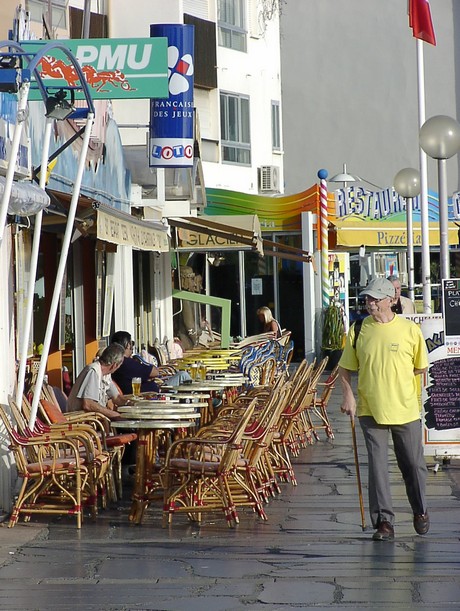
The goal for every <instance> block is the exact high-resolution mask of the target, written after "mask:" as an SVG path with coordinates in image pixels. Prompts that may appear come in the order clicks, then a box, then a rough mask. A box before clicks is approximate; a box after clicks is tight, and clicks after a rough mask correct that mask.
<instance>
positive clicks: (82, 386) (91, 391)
mask: <svg viewBox="0 0 460 611" xmlns="http://www.w3.org/2000/svg"><path fill="white" fill-rule="evenodd" d="M123 359H124V350H123V349H122V348H121V346H119V345H118V344H110V345H109V346H107V348H105V350H103V351H102V353H101V354H100V356H99V357H98V358H96V359H95V360H94V361H93V362H92V363H91V364H90V365H87V366H86V367H85V368H84V369H82V371H81V373H80V375H79V376H78V377H77V379H76V380H75V384H74V385H73V386H72V390H71V391H70V394H69V398H68V400H67V406H68V408H67V409H68V411H80V410H83V411H85V412H97V413H99V414H102V415H104V416H106V417H107V418H109V419H110V420H118V419H119V418H120V414H119V413H118V412H117V407H118V406H120V405H126V403H127V401H126V399H125V398H124V397H123V396H122V395H120V393H119V392H118V389H117V387H116V386H115V384H114V383H113V381H112V377H111V375H112V374H113V373H114V372H115V371H117V369H118V368H119V367H120V365H121V364H122V363H123Z"/></svg>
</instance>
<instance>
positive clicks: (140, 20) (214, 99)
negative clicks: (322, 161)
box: [108, 0, 283, 193]
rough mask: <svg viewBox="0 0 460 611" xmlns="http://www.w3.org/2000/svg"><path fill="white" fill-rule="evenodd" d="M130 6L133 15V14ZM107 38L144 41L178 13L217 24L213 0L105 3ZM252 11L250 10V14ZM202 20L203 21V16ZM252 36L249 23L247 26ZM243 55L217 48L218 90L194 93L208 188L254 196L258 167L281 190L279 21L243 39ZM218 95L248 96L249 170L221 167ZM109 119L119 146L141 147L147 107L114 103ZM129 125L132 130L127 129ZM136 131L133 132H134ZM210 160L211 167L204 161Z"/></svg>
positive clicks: (112, 0)
mask: <svg viewBox="0 0 460 611" xmlns="http://www.w3.org/2000/svg"><path fill="white" fill-rule="evenodd" d="M254 2H256V5H257V6H258V4H257V0H248V3H247V16H248V18H249V15H250V14H252V13H251V10H252V9H253V7H254V6H256V5H254ZM133 6H134V7H135V10H133ZM108 7H109V12H108V18H109V32H110V36H111V37H112V38H122V37H148V36H150V24H152V23H181V22H182V21H183V13H184V12H187V13H189V14H192V15H194V16H196V17H200V18H207V19H209V20H213V19H216V15H217V2H216V0H207V1H205V0H195V1H192V0H183V1H182V0H169V1H168V2H166V3H165V2H163V1H162V0H135V2H134V3H127V2H124V1H123V0H108ZM251 7H252V8H251ZM206 14H207V17H204V15H206ZM247 25H248V28H249V27H250V26H251V29H252V31H253V32H255V31H256V28H255V27H254V23H253V22H251V24H250V23H249V21H248V23H247ZM247 43H248V50H247V53H241V52H238V51H233V50H231V49H226V48H224V47H218V48H217V53H218V56H217V57H218V58H217V63H218V67H217V69H218V89H217V90H212V91H204V90H200V89H195V103H196V107H197V111H198V115H199V121H200V129H201V137H202V139H203V140H204V141H205V145H204V152H205V159H204V163H203V169H204V176H205V183H206V186H207V187H220V188H225V189H234V190H238V191H243V192H247V193H257V192H258V184H257V168H258V167H259V166H261V165H276V166H278V167H280V185H281V187H282V185H283V167H282V166H283V155H282V153H281V152H275V153H274V152H273V151H272V146H271V100H277V101H279V102H280V103H281V75H280V42H279V19H278V17H277V16H276V17H275V18H274V19H273V20H272V21H270V22H269V23H268V24H267V28H266V31H265V33H264V35H263V36H260V37H255V36H250V35H249V34H248V38H247ZM219 90H222V91H227V92H232V93H239V94H244V95H248V96H249V97H250V112H251V159H252V163H251V167H245V166H241V165H236V164H226V163H221V162H220V160H221V155H220V150H219V147H218V142H219V140H220V110H219ZM113 107H114V115H115V119H116V121H117V123H118V124H119V125H120V126H122V128H121V137H122V140H123V144H124V145H141V146H144V145H145V143H146V138H147V133H148V128H147V125H148V122H149V102H148V101H147V100H133V101H129V102H125V101H121V100H114V101H113ZM128 125H132V126H133V127H132V128H127V127H126V126H128ZM134 126H135V127H134ZM209 159H211V161H209Z"/></svg>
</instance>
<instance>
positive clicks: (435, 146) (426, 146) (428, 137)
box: [420, 115, 460, 279]
mask: <svg viewBox="0 0 460 611" xmlns="http://www.w3.org/2000/svg"><path fill="white" fill-rule="evenodd" d="M420 146H421V147H422V149H423V150H424V151H425V153H426V154H427V155H428V156H429V157H431V158H432V159H437V160H438V191H439V247H440V250H439V257H440V268H441V279H443V278H445V279H447V278H450V265H449V235H448V218H447V171H446V165H447V164H446V160H447V159H450V157H453V156H454V155H456V154H457V153H458V151H459V150H460V125H459V124H458V122H457V121H456V120H455V119H452V118H451V117H447V116H445V115H437V116H435V117H431V119H428V121H425V123H424V124H423V125H422V127H421V128H420Z"/></svg>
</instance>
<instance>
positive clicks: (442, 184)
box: [438, 159, 450, 280]
mask: <svg viewBox="0 0 460 611" xmlns="http://www.w3.org/2000/svg"><path fill="white" fill-rule="evenodd" d="M438 191H439V263H440V272H441V280H447V279H448V278H450V265H449V228H448V220H447V214H448V210H447V160H446V159H438Z"/></svg>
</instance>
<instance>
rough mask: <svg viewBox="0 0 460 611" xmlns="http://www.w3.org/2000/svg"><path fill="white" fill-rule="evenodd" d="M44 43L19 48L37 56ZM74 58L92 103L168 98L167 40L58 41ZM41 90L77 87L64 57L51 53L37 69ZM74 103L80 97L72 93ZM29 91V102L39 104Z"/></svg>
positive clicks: (27, 43)
mask: <svg viewBox="0 0 460 611" xmlns="http://www.w3.org/2000/svg"><path fill="white" fill-rule="evenodd" d="M47 42H48V41H38V40H28V41H23V42H22V43H21V45H22V46H23V47H24V48H25V49H27V50H29V49H30V51H31V52H32V53H34V54H35V53H37V52H38V50H39V47H38V45H40V44H42V45H43V44H46V43H47ZM62 43H63V44H65V45H66V46H67V48H68V49H69V51H71V52H72V53H73V55H74V56H75V57H76V58H77V60H78V62H79V64H80V66H81V68H82V71H83V74H84V75H85V78H86V81H87V83H88V85H89V88H90V91H91V95H92V98H93V100H100V99H112V100H114V99H133V98H157V97H158V98H164V97H168V40H167V38H90V39H84V40H81V39H78V40H77V39H72V40H66V41H62ZM38 70H39V72H40V76H41V78H42V79H43V83H44V85H45V87H53V88H54V87H56V88H59V87H66V86H67V87H78V86H79V85H80V81H79V78H78V74H77V73H76V71H75V69H74V67H73V66H72V65H71V64H70V62H69V60H68V58H67V56H66V55H65V53H63V52H62V51H61V50H59V49H52V51H51V53H50V55H46V56H45V57H44V58H43V60H42V61H41V63H40V64H39V66H38ZM75 97H76V99H83V98H84V95H83V93H82V92H81V91H79V90H78V89H76V90H75ZM41 99H42V98H41V95H40V92H39V91H38V90H37V89H31V91H30V93H29V100H41Z"/></svg>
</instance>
